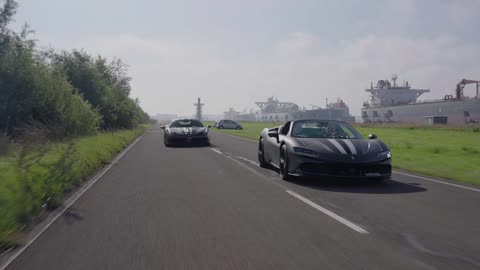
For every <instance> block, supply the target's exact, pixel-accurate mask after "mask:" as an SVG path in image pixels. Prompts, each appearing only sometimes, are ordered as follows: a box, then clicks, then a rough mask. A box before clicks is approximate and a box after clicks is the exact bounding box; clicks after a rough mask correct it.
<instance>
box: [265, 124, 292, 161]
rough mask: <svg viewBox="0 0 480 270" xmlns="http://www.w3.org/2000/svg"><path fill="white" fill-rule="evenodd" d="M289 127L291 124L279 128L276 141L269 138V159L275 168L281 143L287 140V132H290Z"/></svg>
mask: <svg viewBox="0 0 480 270" xmlns="http://www.w3.org/2000/svg"><path fill="white" fill-rule="evenodd" d="M290 126H291V122H287V123H285V124H284V125H283V126H280V127H279V129H278V141H277V140H276V139H275V138H271V139H272V141H271V144H272V148H271V151H270V153H271V159H272V163H274V164H276V165H277V166H278V165H279V164H278V163H279V159H280V146H281V145H282V142H283V141H285V139H286V138H287V136H288V134H289V131H290Z"/></svg>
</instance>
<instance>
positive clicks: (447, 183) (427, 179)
mask: <svg viewBox="0 0 480 270" xmlns="http://www.w3.org/2000/svg"><path fill="white" fill-rule="evenodd" d="M393 173H397V174H401V175H406V176H410V177H415V178H419V179H423V180H426V181H431V182H435V183H439V184H444V185H448V186H452V187H458V188H463V189H467V190H471V191H476V192H480V189H478V188H473V187H467V186H462V185H457V184H453V183H449V182H447V181H442V180H435V179H432V178H428V177H423V176H419V175H415V174H410V173H404V172H399V171H393Z"/></svg>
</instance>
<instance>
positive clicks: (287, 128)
mask: <svg viewBox="0 0 480 270" xmlns="http://www.w3.org/2000/svg"><path fill="white" fill-rule="evenodd" d="M290 123H291V122H287V123H285V125H283V127H282V129H281V130H280V134H282V135H287V134H288V131H290Z"/></svg>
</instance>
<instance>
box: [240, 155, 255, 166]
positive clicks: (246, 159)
mask: <svg viewBox="0 0 480 270" xmlns="http://www.w3.org/2000/svg"><path fill="white" fill-rule="evenodd" d="M235 157H236V158H238V159H240V160H243V161H246V162H248V163H250V164H252V165H255V166H258V165H259V164H258V163H257V162H255V161H253V160H250V159H248V158H244V157H240V156H235Z"/></svg>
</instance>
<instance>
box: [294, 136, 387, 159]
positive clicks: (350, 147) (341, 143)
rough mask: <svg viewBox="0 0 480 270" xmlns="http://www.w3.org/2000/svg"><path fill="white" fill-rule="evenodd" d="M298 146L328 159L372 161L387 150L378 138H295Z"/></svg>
mask: <svg viewBox="0 0 480 270" xmlns="http://www.w3.org/2000/svg"><path fill="white" fill-rule="evenodd" d="M297 141H298V145H299V147H302V148H306V149H309V150H312V151H315V152H317V153H319V154H321V155H322V157H326V158H328V159H340V160H343V159H345V160H351V159H352V156H353V157H354V158H353V159H355V160H358V161H373V160H378V159H381V158H382V157H379V153H382V152H384V151H387V150H389V148H388V146H387V145H386V144H385V143H383V142H382V141H380V140H367V139H320V138H297Z"/></svg>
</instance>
